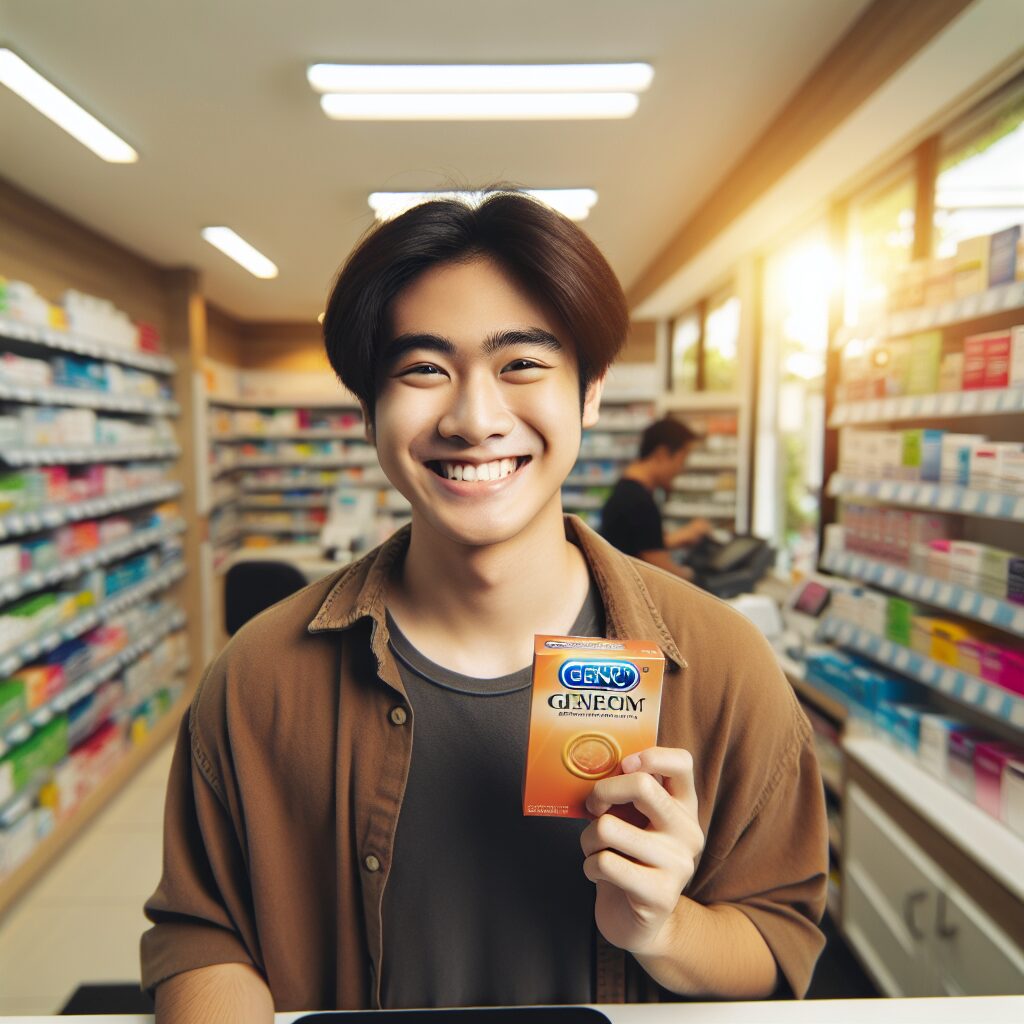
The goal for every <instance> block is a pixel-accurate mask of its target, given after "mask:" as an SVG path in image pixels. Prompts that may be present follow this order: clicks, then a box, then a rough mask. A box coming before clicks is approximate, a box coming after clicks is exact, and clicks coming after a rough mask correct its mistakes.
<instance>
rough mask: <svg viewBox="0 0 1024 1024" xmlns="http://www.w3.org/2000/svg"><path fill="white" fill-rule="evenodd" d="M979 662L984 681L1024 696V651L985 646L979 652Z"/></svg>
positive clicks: (997, 645) (994, 645)
mask: <svg viewBox="0 0 1024 1024" xmlns="http://www.w3.org/2000/svg"><path fill="white" fill-rule="evenodd" d="M979 661H980V664H981V678H982V679H984V680H986V682H990V683H995V684H996V685H997V686H1001V687H1002V688H1003V689H1004V690H1008V691H1009V692H1010V693H1016V694H1018V695H1020V696H1024V650H1021V649H1020V648H1013V647H1006V646H1004V645H1001V644H991V643H990V644H985V646H984V647H983V648H982V649H981V651H980V652H979Z"/></svg>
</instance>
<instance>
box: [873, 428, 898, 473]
mask: <svg viewBox="0 0 1024 1024" xmlns="http://www.w3.org/2000/svg"><path fill="white" fill-rule="evenodd" d="M878 449H879V450H878V455H879V458H878V465H879V466H880V468H881V475H882V478H883V479H885V480H898V479H899V478H900V477H901V476H902V475H903V431H902V430H883V431H881V432H880V433H879V435H878Z"/></svg>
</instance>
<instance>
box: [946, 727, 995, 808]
mask: <svg viewBox="0 0 1024 1024" xmlns="http://www.w3.org/2000/svg"><path fill="white" fill-rule="evenodd" d="M990 741H991V737H990V736H989V735H988V734H987V733H983V732H980V731H979V730H977V729H954V730H953V731H952V732H951V733H950V734H949V748H948V751H947V754H946V778H947V779H948V780H949V784H950V785H951V786H952V787H953V788H954V789H955V790H956V791H957V792H958V793H959V794H960V795H961V796H965V797H967V799H968V800H971V801H972V802H973V800H974V750H975V748H976V747H977V746H978V744H981V743H987V742H990Z"/></svg>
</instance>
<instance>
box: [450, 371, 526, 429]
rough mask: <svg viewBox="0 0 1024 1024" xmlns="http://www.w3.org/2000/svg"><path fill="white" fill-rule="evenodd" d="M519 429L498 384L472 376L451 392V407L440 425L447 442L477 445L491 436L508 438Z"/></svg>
mask: <svg viewBox="0 0 1024 1024" xmlns="http://www.w3.org/2000/svg"><path fill="white" fill-rule="evenodd" d="M514 426H515V419H514V418H513V416H512V414H511V413H510V412H509V411H508V409H507V408H506V407H505V403H504V401H503V400H502V395H501V388H500V385H499V383H498V381H496V380H494V379H493V378H492V377H491V376H490V375H489V374H484V373H480V374H472V375H469V376H468V377H466V378H464V379H462V380H460V381H459V382H458V383H457V384H456V386H455V387H453V388H452V389H451V399H450V402H449V404H448V407H447V408H446V409H445V411H444V414H443V415H442V416H441V419H440V420H439V422H438V425H437V429H438V433H439V434H440V435H441V436H442V437H443V438H445V439H446V440H452V439H455V438H458V439H460V440H462V441H464V442H465V443H466V444H467V445H471V446H472V445H477V444H481V443H482V442H484V441H486V440H487V439H488V438H491V437H504V436H505V435H507V434H509V433H510V432H511V431H512V429H513V427H514Z"/></svg>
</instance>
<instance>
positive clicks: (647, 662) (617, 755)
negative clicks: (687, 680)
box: [523, 636, 665, 818]
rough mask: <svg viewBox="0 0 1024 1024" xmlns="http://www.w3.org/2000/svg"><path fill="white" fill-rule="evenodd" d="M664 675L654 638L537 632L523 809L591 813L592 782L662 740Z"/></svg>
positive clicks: (557, 814) (561, 815)
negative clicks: (643, 639) (626, 638)
mask: <svg viewBox="0 0 1024 1024" xmlns="http://www.w3.org/2000/svg"><path fill="white" fill-rule="evenodd" d="M664 675H665V658H664V655H663V654H662V653H661V650H660V649H659V647H658V646H657V644H655V643H652V642H647V641H640V640H606V639H602V638H600V637H578V636H538V637H536V639H535V643H534V654H533V697H532V700H531V704H530V737H529V742H528V746H527V751H526V774H525V777H524V779H523V814H525V815H530V816H533V815H542V816H548V817H558V818H589V817H591V815H590V814H588V812H587V810H586V806H585V804H586V800H587V797H588V796H589V795H590V792H591V790H592V789H593V788H594V783H595V782H596V781H597V780H598V779H603V778H605V777H606V776H609V775H615V774H617V773H618V771H619V763H620V762H621V760H622V759H623V758H624V757H626V755H628V754H635V753H638V752H639V751H641V750H645V749H647V748H648V747H653V746H655V745H656V744H657V742H658V714H659V712H660V710H661V685H662V680H663V678H664Z"/></svg>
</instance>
